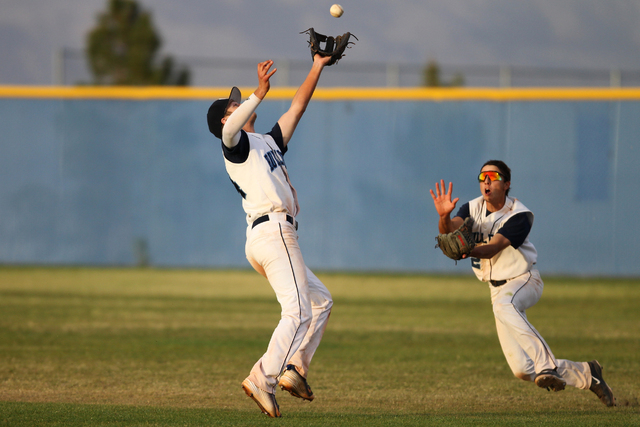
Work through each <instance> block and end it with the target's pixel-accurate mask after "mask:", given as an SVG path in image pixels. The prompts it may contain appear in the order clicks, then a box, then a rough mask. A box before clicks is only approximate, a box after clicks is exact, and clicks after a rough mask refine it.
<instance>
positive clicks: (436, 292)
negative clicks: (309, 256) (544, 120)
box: [0, 267, 640, 425]
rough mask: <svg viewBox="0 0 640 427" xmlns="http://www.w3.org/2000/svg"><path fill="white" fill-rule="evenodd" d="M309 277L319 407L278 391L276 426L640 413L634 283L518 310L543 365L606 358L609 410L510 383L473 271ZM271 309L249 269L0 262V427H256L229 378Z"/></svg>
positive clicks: (573, 286)
mask: <svg viewBox="0 0 640 427" xmlns="http://www.w3.org/2000/svg"><path fill="white" fill-rule="evenodd" d="M319 276H320V278H321V279H322V280H323V281H324V282H325V283H326V284H327V286H328V287H329V289H330V290H331V291H332V293H333V295H334V299H335V306H334V311H333V313H332V316H331V320H330V322H329V327H328V329H327V332H326V334H325V338H324V340H323V343H322V345H321V346H320V349H319V350H318V353H317V355H316V357H315V359H314V362H313V364H312V371H311V373H310V375H309V382H310V383H311V385H312V387H313V389H314V392H315V393H316V395H317V396H318V397H317V399H316V400H315V401H314V402H311V403H309V402H301V401H299V400H298V399H294V398H292V397H291V396H289V395H288V394H286V393H282V392H280V393H278V401H279V403H280V406H281V410H282V412H283V414H284V418H283V419H282V420H278V421H277V422H278V424H279V425H300V424H301V423H302V424H304V425H327V424H331V423H333V424H336V425H362V424H365V425H430V424H433V425H518V424H525V423H530V424H535V425H551V424H552V423H553V424H554V425H557V424H561V425H634V424H633V421H634V420H637V419H638V415H640V412H639V411H640V407H639V405H638V396H639V395H640V386H639V385H638V381H637V378H638V377H639V373H640V347H639V343H640V339H639V338H640V322H639V321H638V320H639V315H638V314H637V310H635V307H638V303H640V286H639V285H640V282H639V281H634V280H631V279H624V280H611V279H590V280H584V281H578V280H573V279H561V278H551V279H549V280H547V282H546V283H547V289H545V295H544V296H543V297H542V300H541V301H540V302H539V303H538V305H536V306H535V307H533V308H532V309H530V310H529V311H528V313H527V314H528V316H529V318H530V319H531V320H532V322H533V323H534V325H535V326H536V327H537V328H538V329H539V330H540V331H541V333H542V334H543V335H544V336H545V338H546V339H547V341H548V342H549V344H550V345H551V347H552V349H553V350H554V352H555V353H556V356H557V357H560V358H568V359H572V360H590V359H591V358H594V357H595V358H598V359H599V360H600V361H601V362H602V363H603V365H604V367H605V378H606V379H607V381H609V382H610V383H611V385H612V386H613V387H614V390H615V391H616V394H617V396H618V399H619V401H620V402H621V403H622V404H623V405H625V406H620V407H617V408H606V407H604V405H602V404H601V403H600V402H599V401H598V400H597V398H596V397H595V395H593V394H592V393H591V392H589V391H584V390H576V389H567V390H565V391H563V392H561V393H548V392H546V391H545V390H542V389H539V388H537V387H535V386H534V385H533V384H530V383H525V382H523V381H521V380H517V379H515V378H514V377H513V375H512V374H511V372H510V370H509V368H508V366H507V364H506V362H505V360H504V356H503V355H502V352H501V350H500V346H499V343H498V339H497V337H496V334H495V325H494V319H493V314H492V311H491V305H490V301H489V296H488V290H487V288H486V286H485V285H483V284H480V283H478V282H477V280H475V278H469V277H462V276H461V277H437V276H433V277H432V276H419V275H371V274H368V275H357V274H320V275H319ZM48 277H50V278H51V280H50V281H48V279H47V278H48ZM230 284H231V285H230ZM172 286H173V287H172ZM174 287H175V288H174ZM598 295H607V298H605V299H604V301H606V304H602V301H603V299H600V298H599V297H598ZM571 296H573V297H571ZM279 311H280V308H279V305H278V304H277V302H276V301H275V297H274V296H273V293H272V291H271V289H270V287H269V285H268V283H267V282H266V281H265V280H264V279H262V278H261V277H260V276H259V275H257V274H256V273H253V272H249V271H231V272H224V271H194V270H185V271H181V270H137V269H90V268H87V269H55V268H13V267H12V268H0V313H1V314H0V425H2V423H3V420H6V422H5V424H6V425H266V423H269V422H273V420H269V419H267V418H266V417H264V416H263V415H262V414H260V413H259V411H258V410H257V407H256V406H255V404H254V403H253V402H252V401H251V400H250V399H248V398H247V397H246V396H245V395H244V393H243V392H242V390H241V389H240V382H241V381H242V380H243V379H244V378H245V377H246V375H247V374H248V372H249V370H250V369H251V366H252V365H253V363H254V362H255V361H256V360H257V359H258V358H259V357H260V355H261V354H262V353H263V352H264V350H265V349H266V345H267V343H268V340H269V337H270V335H271V332H272V331H273V328H274V327H275V325H276V323H277V322H278V319H279ZM56 414H57V415H56ZM599 423H605V424H599ZM269 425H272V424H269Z"/></svg>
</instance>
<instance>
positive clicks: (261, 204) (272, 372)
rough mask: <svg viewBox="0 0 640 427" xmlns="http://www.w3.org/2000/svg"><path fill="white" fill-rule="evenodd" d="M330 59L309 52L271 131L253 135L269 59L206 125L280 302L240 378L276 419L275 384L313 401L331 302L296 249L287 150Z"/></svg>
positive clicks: (252, 248) (249, 246)
mask: <svg viewBox="0 0 640 427" xmlns="http://www.w3.org/2000/svg"><path fill="white" fill-rule="evenodd" d="M330 60H331V57H330V56H326V57H321V56H319V55H315V56H314V60H313V65H312V67H311V71H310V72H309V74H308V75H307V77H306V79H305V81H304V82H303V83H302V85H301V86H300V88H299V89H298V91H297V92H296V94H295V95H294V97H293V100H292V102H291V106H290V108H289V110H288V111H287V112H286V113H284V114H283V115H282V117H280V119H279V120H278V122H277V123H276V124H275V126H273V128H272V129H271V131H269V132H268V133H266V134H259V133H256V132H255V130H254V125H255V121H256V117H257V116H256V113H255V111H256V109H257V108H258V105H260V102H261V101H262V100H263V99H264V97H265V96H266V95H267V92H269V89H270V83H269V79H270V78H271V76H273V74H274V73H275V72H276V69H275V68H274V69H273V70H272V69H271V66H272V65H273V61H270V60H269V61H265V62H261V63H260V64H258V88H257V89H256V90H255V92H253V94H252V95H251V96H249V98H248V99H247V100H245V101H244V102H242V103H241V98H240V91H239V90H238V88H236V87H234V88H233V89H232V90H231V93H230V95H229V98H227V99H220V100H217V101H215V102H214V103H213V104H212V105H211V107H210V108H209V111H208V113H207V122H208V125H209V130H210V131H211V133H213V134H214V135H215V136H216V137H218V138H220V139H221V140H222V153H223V155H224V163H225V166H226V169H227V172H228V174H229V177H230V178H231V181H232V182H233V185H234V186H235V188H236V189H237V191H238V193H240V195H241V196H242V206H243V208H244V210H245V212H246V214H247V224H248V226H247V232H246V239H247V240H246V246H245V253H246V256H247V259H248V260H249V263H250V264H251V265H252V266H253V268H255V270H256V271H258V272H259V273H260V274H262V275H263V276H264V277H266V278H267V280H268V281H269V284H270V285H271V287H272V288H273V290H274V291H275V294H276V297H277V299H278V302H279V303H280V305H281V307H282V312H281V319H280V322H279V323H278V326H277V327H276V329H275V330H274V332H273V335H272V337H271V341H270V342H269V346H268V347H267V351H266V353H264V355H263V356H262V357H261V358H260V360H258V361H257V362H256V364H255V365H254V366H253V369H252V370H251V372H250V374H249V376H248V377H247V378H246V379H245V380H244V381H243V382H242V388H243V389H244V391H245V393H246V394H247V395H248V396H249V397H251V398H252V399H253V400H254V401H255V402H256V403H257V404H258V407H259V408H260V409H261V410H262V412H264V413H265V414H267V415H269V416H270V417H274V418H275V417H280V408H279V407H278V403H277V401H276V397H275V390H276V386H277V385H280V387H281V388H282V389H283V390H286V391H288V392H289V393H291V395H293V396H295V397H299V398H301V399H306V400H309V401H311V400H313V398H314V395H313V392H312V391H311V388H310V387H309V385H308V384H307V380H306V378H307V374H308V371H309V364H310V363H311V359H312V358H313V355H314V353H315V351H316V349H317V348H318V345H319V344H320V340H321V339H322V335H323V333H324V330H325V328H326V326H327V322H328V320H329V314H330V313H331V307H332V305H333V300H332V299H331V294H330V293H329V291H328V290H327V288H326V287H325V286H324V285H323V284H322V282H320V280H318V278H317V277H316V276H315V275H314V274H313V273H312V272H311V270H309V268H307V266H306V265H305V263H304V260H303V258H302V253H301V252H300V247H299V246H298V234H297V229H298V222H297V221H296V215H297V214H298V212H299V210H300V208H299V206H298V198H297V194H296V190H295V189H294V188H293V186H292V185H291V181H290V180H289V174H288V173H287V167H286V165H285V161H284V154H285V153H286V152H287V149H288V144H289V141H290V140H291V137H292V135H293V132H294V131H295V129H296V126H297V125H298V122H299V121H300V119H301V117H302V115H303V113H304V112H305V109H306V108H307V105H308V104H309V101H310V99H311V96H312V95H313V92H314V91H315V88H316V85H317V83H318V80H319V78H320V75H321V73H322V70H323V69H324V67H325V65H326V64H327V62H328V61H330Z"/></svg>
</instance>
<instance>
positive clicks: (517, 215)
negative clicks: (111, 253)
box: [430, 160, 616, 406]
mask: <svg viewBox="0 0 640 427" xmlns="http://www.w3.org/2000/svg"><path fill="white" fill-rule="evenodd" d="M478 181H479V182H480V193H481V196H480V197H478V198H476V199H473V200H471V201H470V202H468V203H465V204H464V205H462V206H461V207H460V209H459V210H458V212H457V213H456V215H455V217H454V218H453V219H451V218H450V215H451V212H453V210H454V209H455V207H456V203H457V202H458V200H459V199H458V198H455V199H453V200H452V199H451V197H452V196H451V193H452V189H453V186H452V184H451V183H449V188H448V190H445V185H444V180H441V181H440V183H436V192H435V193H434V192H433V190H430V193H431V197H432V198H433V203H434V205H435V208H436V211H437V212H438V215H439V216H440V220H439V222H438V228H439V230H440V233H442V234H445V233H451V232H453V231H454V230H456V229H457V228H458V227H460V226H461V225H462V224H463V222H464V220H465V219H466V218H468V217H471V218H472V219H473V229H472V230H473V235H474V236H475V242H476V246H475V247H474V248H473V249H472V250H471V252H470V254H469V256H470V257H471V266H472V267H473V271H474V272H475V274H476V276H477V277H478V279H479V280H481V281H483V282H487V283H488V284H489V288H490V290H491V302H492V304H493V313H494V315H495V319H496V329H497V331H498V338H499V340H500V345H501V346H502V351H503V352H504V355H505V357H506V359H507V363H508V364H509V367H510V368H511V371H512V372H513V374H514V375H515V376H516V377H518V378H520V379H523V380H525V381H533V382H535V383H536V385H538V386H539V387H542V388H546V389H547V390H553V391H560V390H564V388H565V385H570V386H573V387H577V388H581V389H585V390H586V389H589V390H591V391H592V392H594V393H595V394H596V395H597V396H598V398H600V400H601V401H602V403H604V404H605V405H607V406H615V404H616V403H615V398H614V396H613V392H612V390H611V388H610V387H609V386H608V385H607V384H606V383H605V381H604V379H603V378H602V366H601V365H600V363H598V361H597V360H592V361H590V362H572V361H570V360H563V359H556V358H555V356H554V355H553V353H552V352H551V349H550V348H549V346H548V345H547V343H546V342H545V340H544V339H543V338H542V336H541V335H540V333H539V332H538V331H537V330H536V329H535V328H534V327H533V325H531V323H529V321H528V320H527V315H526V314H525V310H527V309H528V308H529V307H532V306H533V305H535V304H536V303H537V302H538V300H539V299H540V297H541V295H542V288H543V286H544V285H543V283H542V279H541V278H540V274H539V273H538V271H537V270H536V269H535V268H534V267H535V264H536V258H537V252H536V249H535V247H534V246H533V245H532V244H531V242H530V241H529V232H530V231H531V226H532V225H533V213H532V212H531V211H530V210H529V209H527V207H526V206H525V205H524V204H522V202H520V201H519V200H518V199H515V198H512V197H509V190H510V186H511V170H510V169H509V167H508V166H507V165H506V164H505V163H504V162H502V161H500V160H490V161H488V162H486V163H485V164H484V165H483V166H482V169H481V171H480V175H478Z"/></svg>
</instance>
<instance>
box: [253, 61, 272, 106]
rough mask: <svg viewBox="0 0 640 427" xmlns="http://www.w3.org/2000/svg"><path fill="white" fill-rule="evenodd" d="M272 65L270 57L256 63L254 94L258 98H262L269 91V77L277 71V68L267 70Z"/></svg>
mask: <svg viewBox="0 0 640 427" xmlns="http://www.w3.org/2000/svg"><path fill="white" fill-rule="evenodd" d="M272 65H273V61H272V60H270V59H269V60H267V61H264V62H261V63H259V64H258V89H256V91H255V92H254V94H255V95H256V96H257V97H258V98H260V99H264V97H265V96H266V95H267V92H269V89H271V83H270V82H269V79H270V78H271V76H273V75H274V74H275V72H276V71H278V69H277V68H274V69H273V70H269V69H270V68H271V66H272Z"/></svg>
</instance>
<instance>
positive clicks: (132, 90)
mask: <svg viewBox="0 0 640 427" xmlns="http://www.w3.org/2000/svg"><path fill="white" fill-rule="evenodd" d="M240 90H241V91H242V93H243V96H245V97H246V96H248V95H250V94H251V93H252V92H253V91H254V90H255V87H246V88H240ZM296 90H297V88H289V87H287V88H272V89H271V90H270V91H269V95H268V96H267V99H270V100H277V99H291V98H293V96H294V94H295V92H296ZM229 91H230V88H226V87H225V88H217V87H216V88H191V87H186V88H185V87H167V86H159V87H130V86H95V87H94V86H80V87H69V86H60V87H57V86H0V98H42V99H50V98H52V99H123V100H127V99H128V100H140V101H143V100H154V99H185V100H188V99H196V100H197V99H202V100H215V99H218V98H226V97H228V96H229ZM313 99H314V100H325V101H347V100H349V101H460V100H473V101H497V102H503V101H549V100H557V101H572V100H577V101H616V100H640V88H505V89H498V88H422V87H419V88H379V87H371V88H347V87H344V88H341V87H332V88H317V89H316V91H315V94H314V97H313Z"/></svg>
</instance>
